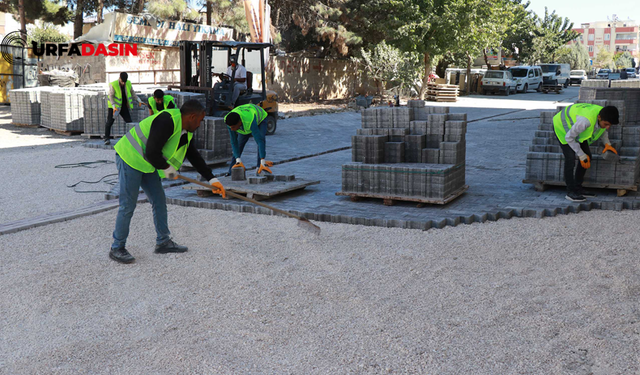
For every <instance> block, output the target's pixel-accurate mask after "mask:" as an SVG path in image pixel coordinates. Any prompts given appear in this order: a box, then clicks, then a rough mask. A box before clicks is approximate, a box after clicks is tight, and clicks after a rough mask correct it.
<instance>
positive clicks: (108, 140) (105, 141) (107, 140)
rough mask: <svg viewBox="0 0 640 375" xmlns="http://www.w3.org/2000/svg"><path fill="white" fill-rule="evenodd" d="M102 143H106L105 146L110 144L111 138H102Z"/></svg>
mask: <svg viewBox="0 0 640 375" xmlns="http://www.w3.org/2000/svg"><path fill="white" fill-rule="evenodd" d="M104 144H105V145H107V146H108V145H110V144H111V140H110V139H109V138H107V139H105V140H104Z"/></svg>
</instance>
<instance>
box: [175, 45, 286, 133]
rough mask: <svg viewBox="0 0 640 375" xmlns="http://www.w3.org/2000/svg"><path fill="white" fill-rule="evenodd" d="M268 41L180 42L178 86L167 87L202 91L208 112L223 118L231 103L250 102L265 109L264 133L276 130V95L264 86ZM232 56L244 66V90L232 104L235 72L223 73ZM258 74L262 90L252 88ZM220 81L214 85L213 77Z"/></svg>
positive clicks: (237, 104)
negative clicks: (245, 77) (230, 75)
mask: <svg viewBox="0 0 640 375" xmlns="http://www.w3.org/2000/svg"><path fill="white" fill-rule="evenodd" d="M269 47H273V45H272V44H269V43H247V42H233V41H201V42H192V41H187V40H183V41H181V42H180V86H176V85H170V86H169V87H168V88H169V89H170V90H175V89H179V90H180V91H186V92H198V93H203V94H204V95H205V97H206V103H207V115H208V116H214V117H224V116H225V115H226V114H227V113H229V111H230V110H231V109H230V106H231V105H233V106H235V107H237V106H239V105H243V104H248V103H253V104H257V105H259V106H260V107H262V108H263V109H264V110H265V111H267V114H268V116H267V135H272V134H274V133H275V132H276V127H277V123H278V95H277V94H276V92H275V91H272V90H267V89H266V85H265V82H266V74H265V52H266V49H267V48H269ZM232 56H233V57H234V58H235V61H237V62H238V63H239V64H241V65H242V66H244V67H245V68H246V69H247V79H246V86H247V89H246V90H242V91H241V92H240V96H239V97H238V100H236V102H235V103H231V96H232V94H233V83H234V82H235V77H234V76H235V71H233V74H232V77H229V76H227V75H226V72H227V67H228V62H229V60H230V59H231V58H232ZM258 70H259V71H260V74H261V78H262V79H261V83H262V90H260V91H254V90H253V76H254V72H255V73H257V72H258ZM216 76H217V77H219V78H220V81H219V82H216V83H215V84H214V82H213V77H216Z"/></svg>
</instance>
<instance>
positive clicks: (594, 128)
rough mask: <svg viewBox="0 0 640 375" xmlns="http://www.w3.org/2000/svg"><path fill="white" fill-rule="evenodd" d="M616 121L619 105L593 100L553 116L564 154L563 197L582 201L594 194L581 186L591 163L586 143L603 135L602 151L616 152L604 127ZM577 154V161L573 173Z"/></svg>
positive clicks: (567, 108) (607, 127) (565, 109)
mask: <svg viewBox="0 0 640 375" xmlns="http://www.w3.org/2000/svg"><path fill="white" fill-rule="evenodd" d="M616 124H618V109H617V108H616V107H613V106H607V107H604V108H603V107H601V106H598V105H595V104H585V103H580V104H573V105H570V106H568V107H566V108H564V109H563V110H562V111H560V112H559V113H557V114H556V115H555V116H554V117H553V127H554V130H555V132H556V136H557V137H558V141H560V147H561V148H562V153H563V154H564V180H565V182H566V184H567V196H566V199H568V200H570V201H572V202H584V201H585V200H586V199H585V197H588V198H592V197H595V194H592V193H588V192H586V191H585V190H584V189H583V187H582V182H583V181H584V175H585V173H586V172H587V169H589V168H590V167H591V150H590V149H589V144H591V143H593V142H595V141H597V140H598V139H602V143H603V144H604V145H605V146H604V151H603V154H604V153H605V152H607V151H611V152H613V153H615V154H618V152H617V151H616V150H615V149H614V148H613V147H612V146H611V142H610V141H609V135H608V133H607V130H609V127H611V125H616ZM576 155H577V156H578V158H579V159H580V163H579V164H578V167H577V169H576V172H575V177H574V174H573V169H574V165H575V160H576Z"/></svg>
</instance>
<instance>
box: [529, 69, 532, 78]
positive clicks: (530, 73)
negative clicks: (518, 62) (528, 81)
mask: <svg viewBox="0 0 640 375" xmlns="http://www.w3.org/2000/svg"><path fill="white" fill-rule="evenodd" d="M529 78H533V70H531V71H529Z"/></svg>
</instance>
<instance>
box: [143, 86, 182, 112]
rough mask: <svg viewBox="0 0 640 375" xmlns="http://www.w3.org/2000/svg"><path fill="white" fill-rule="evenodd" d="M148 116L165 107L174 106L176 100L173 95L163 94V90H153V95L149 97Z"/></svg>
mask: <svg viewBox="0 0 640 375" xmlns="http://www.w3.org/2000/svg"><path fill="white" fill-rule="evenodd" d="M148 107H149V116H153V115H155V114H156V113H158V112H160V111H164V110H165V109H171V108H176V102H175V101H174V100H173V96H171V95H165V94H164V91H162V90H160V89H158V90H156V91H154V92H153V96H152V97H150V98H149V105H148Z"/></svg>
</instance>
